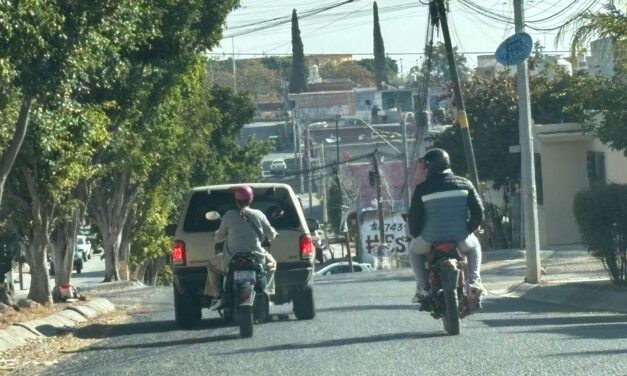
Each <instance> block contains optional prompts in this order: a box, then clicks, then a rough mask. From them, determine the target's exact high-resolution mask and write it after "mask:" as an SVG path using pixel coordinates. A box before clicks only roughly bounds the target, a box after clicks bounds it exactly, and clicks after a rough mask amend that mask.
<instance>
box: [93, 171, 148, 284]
mask: <svg viewBox="0 0 627 376" xmlns="http://www.w3.org/2000/svg"><path fill="white" fill-rule="evenodd" d="M136 196H137V191H136V189H135V188H134V187H132V186H131V184H130V178H129V174H128V172H125V171H121V172H120V171H116V172H114V173H112V174H111V175H110V176H108V177H106V178H104V179H101V180H100V182H99V184H98V185H97V186H96V187H95V188H94V192H93V197H92V200H90V201H89V208H90V211H91V212H92V214H93V215H94V218H95V220H96V225H97V226H98V229H99V230H100V233H101V234H102V243H103V248H104V258H105V278H104V282H111V281H119V280H120V273H119V265H118V255H119V254H120V245H121V244H122V232H123V229H124V224H125V223H126V219H127V217H128V213H129V211H130V208H131V204H132V202H133V200H134V199H135V197H136Z"/></svg>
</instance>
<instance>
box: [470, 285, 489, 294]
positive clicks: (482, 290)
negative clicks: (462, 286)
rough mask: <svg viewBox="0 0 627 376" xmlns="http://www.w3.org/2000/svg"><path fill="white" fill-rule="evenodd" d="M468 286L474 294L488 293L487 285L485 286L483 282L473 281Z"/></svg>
mask: <svg viewBox="0 0 627 376" xmlns="http://www.w3.org/2000/svg"><path fill="white" fill-rule="evenodd" d="M468 287H469V289H470V292H471V293H472V294H478V295H479V296H486V295H488V290H487V289H486V288H485V287H483V285H482V284H481V282H475V283H471V284H470V285H468Z"/></svg>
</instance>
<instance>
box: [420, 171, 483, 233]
mask: <svg viewBox="0 0 627 376" xmlns="http://www.w3.org/2000/svg"><path fill="white" fill-rule="evenodd" d="M482 221H483V204H482V203H481V198H480V197H479V194H478V193H477V191H476V190H475V188H474V186H473V185H472V183H471V182H470V181H469V180H468V179H465V178H463V177H460V176H455V175H453V173H452V172H451V170H446V171H444V172H443V173H441V174H439V175H435V176H432V177H430V178H428V179H427V180H426V181H424V182H422V183H420V184H418V185H417V186H416V189H415V190H414V194H413V195H412V199H411V205H410V207H409V213H408V225H409V233H410V235H411V236H412V237H414V238H415V237H418V236H420V235H423V238H425V240H428V241H446V240H463V239H465V238H466V237H467V236H468V235H470V234H471V233H472V232H474V231H475V230H476V229H477V228H478V227H479V225H481V222H482ZM425 230H426V231H425Z"/></svg>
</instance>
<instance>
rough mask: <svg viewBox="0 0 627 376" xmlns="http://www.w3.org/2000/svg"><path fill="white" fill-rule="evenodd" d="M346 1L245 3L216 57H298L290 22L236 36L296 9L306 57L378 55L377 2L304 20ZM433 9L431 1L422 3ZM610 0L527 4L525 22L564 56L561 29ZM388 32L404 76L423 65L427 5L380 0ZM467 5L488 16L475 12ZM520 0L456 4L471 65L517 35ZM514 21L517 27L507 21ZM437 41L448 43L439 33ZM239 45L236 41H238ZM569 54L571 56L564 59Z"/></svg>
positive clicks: (456, 35)
mask: <svg viewBox="0 0 627 376" xmlns="http://www.w3.org/2000/svg"><path fill="white" fill-rule="evenodd" d="M344 1H345V0H241V4H242V7H241V8H240V9H237V10H235V11H233V12H232V13H231V14H230V15H229V17H228V18H227V29H226V30H225V31H224V36H225V39H223V40H222V42H221V44H220V46H219V47H216V48H215V49H214V50H213V52H214V53H216V55H215V56H216V57H218V58H219V57H220V55H221V54H228V55H230V54H231V53H232V48H233V45H234V47H235V53H236V58H249V57H252V56H255V55H256V56H261V54H266V55H273V54H275V55H277V54H291V32H290V23H289V22H288V23H286V24H284V25H280V26H276V27H273V28H269V29H266V30H262V31H255V32H251V33H248V34H245V35H240V36H235V37H234V38H229V37H230V36H231V35H233V34H237V33H241V32H246V31H249V30H251V29H253V28H254V27H257V26H260V25H263V24H259V25H251V26H246V25H249V24H251V23H256V22H260V21H266V20H270V19H277V21H280V20H281V19H289V18H290V17H291V13H292V9H294V8H295V9H296V10H297V12H298V14H299V24H300V30H301V36H302V39H303V44H304V48H305V54H314V53H351V54H354V58H355V59H360V58H364V57H372V43H373V42H372V0H354V1H353V2H352V3H349V4H345V5H342V6H340V7H337V8H334V9H331V10H327V11H325V12H323V13H319V14H317V15H312V16H309V17H303V18H301V17H300V15H305V14H306V12H307V11H309V10H312V9H317V8H321V7H323V6H326V5H332V4H338V3H342V2H344ZM422 1H423V2H425V3H426V0H422ZM604 2H605V1H600V0H526V1H525V19H526V22H527V24H528V25H529V26H533V27H535V28H537V29H547V30H544V31H539V30H533V29H530V28H527V32H528V33H529V34H531V36H532V37H533V39H534V40H540V42H541V43H542V44H543V45H545V47H546V50H547V51H565V50H567V42H562V43H561V44H560V45H557V46H556V45H555V35H556V33H557V31H556V30H548V29H554V28H557V27H559V26H560V25H561V24H563V23H564V22H565V21H566V20H568V19H569V18H570V17H571V16H573V15H574V14H577V13H578V12H581V11H582V10H586V9H589V10H591V11H598V10H600V9H601V7H602V4H603V3H604ZM377 4H378V7H379V18H380V23H381V31H382V34H383V40H384V43H385V50H386V53H387V54H388V55H389V56H390V57H392V58H395V59H402V65H403V71H404V73H407V72H408V69H409V68H410V67H411V66H413V65H416V62H417V61H418V59H420V58H421V55H420V54H419V52H422V51H423V48H424V43H425V38H426V29H427V24H426V21H427V13H428V7H427V6H426V5H423V4H421V0H413V1H408V0H378V1H377ZM468 4H471V5H472V4H476V5H478V6H480V7H482V8H485V9H487V10H488V12H489V14H488V15H486V14H485V13H486V12H485V11H483V10H481V11H475V10H472V9H469V5H468ZM513 17H514V15H513V0H450V13H449V24H450V27H451V34H452V39H453V44H454V45H457V46H458V47H459V49H460V50H461V51H462V52H464V53H465V55H466V56H467V58H468V61H469V64H470V65H471V66H474V65H476V55H477V54H489V53H494V51H495V50H496V48H497V47H498V45H499V43H500V42H501V41H502V40H503V39H505V38H506V37H507V36H509V35H511V34H513V32H514V31H513V28H514V26H513ZM508 20H509V21H511V22H508ZM436 38H437V39H436V40H438V39H439V40H442V37H441V35H440V36H437V35H436ZM232 42H233V43H232ZM563 54H564V55H565V54H566V52H564V53H563Z"/></svg>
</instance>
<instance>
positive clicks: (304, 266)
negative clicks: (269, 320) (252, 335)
mask: <svg viewBox="0 0 627 376" xmlns="http://www.w3.org/2000/svg"><path fill="white" fill-rule="evenodd" d="M249 185H250V186H251V187H252V189H253V192H254V195H255V199H254V200H253V204H252V207H253V208H255V209H259V210H261V211H263V212H264V213H266V216H268V219H269V221H270V224H272V226H273V227H274V228H275V229H276V230H277V232H278V233H279V235H278V236H277V237H276V238H275V239H274V240H272V244H271V247H270V252H271V253H272V256H274V258H275V259H276V261H277V270H276V274H275V295H274V296H273V297H272V301H273V302H274V304H276V305H280V304H286V303H289V302H292V303H293V311H294V315H295V316H296V318H297V319H299V320H310V319H313V318H314V317H315V314H316V311H315V305H314V291H313V275H314V255H315V247H314V244H313V242H312V236H311V234H310V231H309V228H308V226H307V222H306V220H305V216H304V214H303V210H302V208H301V205H300V203H299V202H298V198H297V196H296V194H295V193H294V191H293V190H292V188H291V187H290V186H289V185H287V184H277V183H252V184H249ZM236 186H238V184H228V185H227V184H224V185H213V186H206V187H198V188H194V189H192V190H191V191H190V192H189V193H188V195H187V198H186V203H185V206H184V207H183V212H182V214H181V216H180V219H179V221H178V224H171V225H168V226H167V227H166V234H167V235H170V236H173V242H172V265H173V269H174V278H173V279H174V281H173V282H174V283H173V287H174V288H173V289H174V317H175V319H176V322H177V324H178V325H179V326H181V327H187V328H189V327H192V326H194V325H196V324H197V323H198V322H199V321H200V319H201V317H202V316H201V309H202V308H203V307H208V306H209V304H208V301H207V299H206V298H205V297H204V296H203V291H204V286H205V281H206V279H207V264H208V260H209V257H210V256H212V255H213V252H214V251H215V241H214V232H215V231H216V230H217V229H218V227H219V225H220V221H219V220H211V219H208V218H207V217H206V214H207V213H209V212H214V211H215V212H218V214H220V216H222V215H224V213H225V212H226V211H227V210H230V209H235V200H234V198H233V188H234V187H236Z"/></svg>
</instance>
